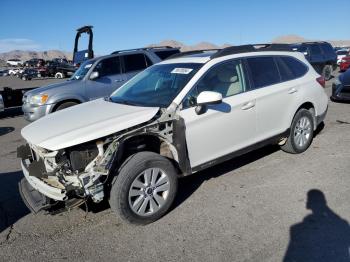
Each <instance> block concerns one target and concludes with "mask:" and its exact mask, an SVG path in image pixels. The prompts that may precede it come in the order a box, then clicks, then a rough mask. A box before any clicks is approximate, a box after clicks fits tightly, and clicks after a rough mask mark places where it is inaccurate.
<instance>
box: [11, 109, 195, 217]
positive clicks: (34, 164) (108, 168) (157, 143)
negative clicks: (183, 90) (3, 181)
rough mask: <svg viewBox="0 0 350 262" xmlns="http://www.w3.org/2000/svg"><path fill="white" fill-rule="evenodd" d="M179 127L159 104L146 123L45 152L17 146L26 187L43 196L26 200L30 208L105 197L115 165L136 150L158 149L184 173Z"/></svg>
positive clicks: (186, 168) (179, 121) (71, 204)
mask: <svg viewBox="0 0 350 262" xmlns="http://www.w3.org/2000/svg"><path fill="white" fill-rule="evenodd" d="M184 130H185V125H184V121H183V119H182V118H180V117H179V116H178V115H176V114H175V113H169V112H168V111H166V110H165V109H161V110H160V111H159V112H158V114H157V115H156V116H155V117H154V119H152V120H150V121H148V122H147V123H144V124H141V125H139V126H135V127H132V128H130V129H127V130H123V131H120V132H118V133H116V134H113V135H110V136H108V137H104V138H100V139H98V140H95V141H90V142H87V143H84V144H79V145H75V146H72V147H69V148H65V149H61V150H57V151H49V150H46V149H43V148H40V147H37V146H35V145H31V144H27V145H24V146H21V147H19V148H18V150H17V152H18V153H17V154H18V157H19V158H21V159H22V168H23V169H24V170H27V171H28V172H27V174H26V172H24V174H25V177H26V179H27V181H28V183H29V184H30V185H27V187H28V188H31V187H33V188H34V189H35V190H37V191H39V192H40V193H41V194H42V195H43V197H44V196H45V197H44V198H45V199H44V200H43V201H41V200H40V201H39V200H37V201H36V202H38V203H39V204H38V205H39V206H38V207H36V208H35V207H34V208H33V205H34V206H35V204H34V203H27V205H28V204H29V206H31V207H32V208H31V209H32V211H34V212H38V211H40V210H43V209H44V210H46V211H49V212H50V213H56V212H57V210H58V209H59V210H62V211H64V210H67V209H69V208H72V207H74V206H78V205H80V204H82V203H84V201H86V200H87V199H92V201H93V202H95V203H99V202H101V201H102V200H103V199H105V198H106V197H108V194H109V190H108V189H109V187H110V185H111V182H112V180H113V178H114V177H116V176H117V173H118V168H119V167H120V165H121V164H122V163H123V162H124V161H125V160H126V159H127V158H128V157H129V156H131V155H133V154H135V153H136V152H140V151H152V152H156V153H159V154H161V155H163V156H165V157H167V158H169V159H171V160H172V161H173V162H174V163H175V164H176V166H177V167H178V170H179V174H184V175H186V174H190V172H191V171H190V165H189V160H188V157H187V150H186V141H185V133H184ZM179 156H181V157H179ZM43 183H44V184H43ZM23 188H24V186H22V189H21V190H22V191H23V190H24V189H23ZM28 190H29V189H28ZM28 190H27V191H28ZM23 194H24V195H25V194H28V193H26V192H23V193H22V195H23ZM47 198H48V199H47Z"/></svg>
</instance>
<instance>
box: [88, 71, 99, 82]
mask: <svg viewBox="0 0 350 262" xmlns="http://www.w3.org/2000/svg"><path fill="white" fill-rule="evenodd" d="M97 78H99V73H98V72H97V71H94V72H92V73H91V74H90V80H95V79H97Z"/></svg>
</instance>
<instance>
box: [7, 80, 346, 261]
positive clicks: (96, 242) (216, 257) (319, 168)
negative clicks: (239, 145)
mask: <svg viewBox="0 0 350 262" xmlns="http://www.w3.org/2000/svg"><path fill="white" fill-rule="evenodd" d="M330 85H331V82H329V83H328V85H327V88H326V90H327V93H328V94H329V93H330ZM26 124H27V123H26V122H25V121H24V120H23V118H22V117H21V116H20V115H19V112H18V110H17V111H16V110H10V111H8V112H6V114H1V115H0V260H1V261H22V260H25V261H28V260H29V261H40V260H42V261H47V260H51V261H52V260H55V261H60V260H69V261H96V260H100V261H110V260H112V259H113V260H116V261H140V260H142V261H282V260H283V259H284V257H285V261H293V259H294V260H295V261H350V254H349V247H350V240H349V237H350V230H349V224H348V222H347V221H349V220H350V205H349V199H350V189H349V184H350V176H349V170H350V161H349V160H350V150H349V145H350V105H348V104H336V103H333V102H330V103H329V111H328V115H327V118H326V120H325V127H324V129H323V130H322V131H321V132H320V133H318V134H317V136H316V137H315V139H314V141H313V144H312V145H311V147H310V148H309V149H308V150H307V152H305V153H303V154H300V155H291V154H286V153H284V152H282V151H280V150H278V148H276V147H273V146H270V147H265V148H263V149H261V150H258V151H255V152H252V153H249V154H247V155H244V156H242V157H239V158H236V159H233V160H231V161H228V162H225V163H223V164H220V165H218V166H215V167H212V168H210V169H208V170H206V171H204V172H200V173H196V174H195V175H193V176H191V177H187V178H184V179H182V180H181V181H180V187H179V194H178V197H177V199H176V203H175V205H174V206H173V208H172V210H171V211H170V212H169V213H168V214H167V215H166V216H165V217H163V218H162V219H160V220H159V221H157V222H155V223H153V224H150V225H147V226H131V225H127V224H124V223H123V222H122V221H121V220H120V219H119V218H118V217H116V216H115V215H114V214H113V213H112V212H111V210H110V209H108V207H107V206H106V207H101V208H100V210H95V211H94V212H88V213H86V212H85V211H84V210H83V209H82V208H79V209H75V210H72V211H70V212H68V213H64V214H61V215H57V216H47V215H44V214H38V215H33V214H30V213H29V211H28V210H27V209H26V207H25V206H24V205H23V204H22V201H21V199H20V196H19V194H18V190H17V183H18V181H19V180H20V179H21V177H22V173H21V171H20V166H19V161H18V160H17V159H16V147H17V146H18V145H20V144H21V143H23V141H22V139H21V137H20V129H21V128H22V127H23V126H25V125H26ZM312 189H318V190H319V191H311V192H310V193H309V196H308V192H309V191H310V190H312ZM322 193H323V195H324V196H325V198H326V201H327V202H324V201H323V199H322ZM307 207H308V208H307ZM310 209H312V211H313V212H312V211H311V210H310ZM287 250H288V252H287ZM311 256H313V257H317V259H316V260H311V259H310V257H311Z"/></svg>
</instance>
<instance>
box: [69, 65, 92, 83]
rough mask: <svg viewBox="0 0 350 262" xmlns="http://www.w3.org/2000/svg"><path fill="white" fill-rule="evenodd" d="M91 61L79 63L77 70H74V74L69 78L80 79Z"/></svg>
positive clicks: (89, 66) (87, 69)
mask: <svg viewBox="0 0 350 262" xmlns="http://www.w3.org/2000/svg"><path fill="white" fill-rule="evenodd" d="M93 63H94V62H93V61H86V62H84V63H83V64H81V65H80V67H79V68H78V70H77V71H75V73H74V75H72V77H71V78H70V79H71V80H81V79H83V78H84V76H85V75H86V74H87V72H88V71H89V69H90V68H91V66H92V65H93Z"/></svg>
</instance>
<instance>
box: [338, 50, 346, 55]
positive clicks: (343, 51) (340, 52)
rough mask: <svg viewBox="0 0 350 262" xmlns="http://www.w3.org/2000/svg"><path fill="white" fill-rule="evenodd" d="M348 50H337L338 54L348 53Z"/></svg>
mask: <svg viewBox="0 0 350 262" xmlns="http://www.w3.org/2000/svg"><path fill="white" fill-rule="evenodd" d="M347 54H348V51H346V50H342V51H337V55H347Z"/></svg>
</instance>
